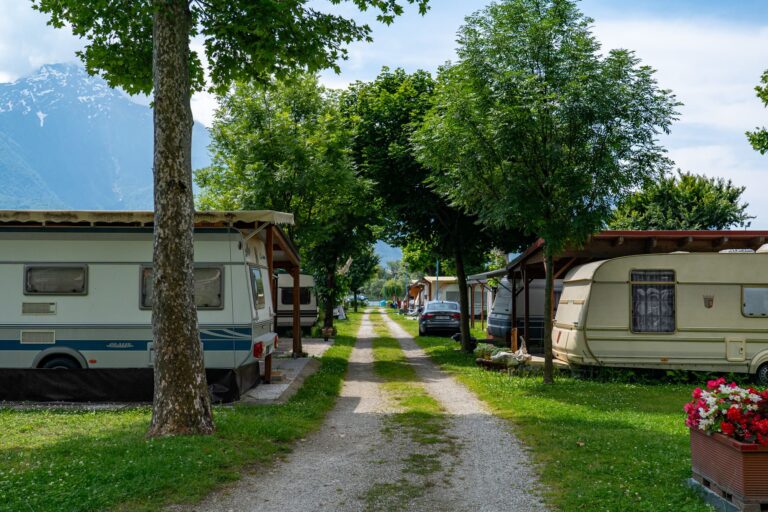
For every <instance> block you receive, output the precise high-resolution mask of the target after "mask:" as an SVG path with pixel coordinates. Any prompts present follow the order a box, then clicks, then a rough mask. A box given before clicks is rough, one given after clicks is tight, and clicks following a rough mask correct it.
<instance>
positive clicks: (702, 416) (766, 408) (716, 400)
mask: <svg viewBox="0 0 768 512" xmlns="http://www.w3.org/2000/svg"><path fill="white" fill-rule="evenodd" d="M684 410H685V412H686V414H687V415H688V417H687V418H686V420H685V424H686V426H688V427H689V428H696V429H699V430H702V431H704V432H706V433H708V434H713V433H719V434H723V435H726V436H728V437H732V438H733V439H736V440H737V441H741V442H743V443H758V444H761V445H768V390H764V391H758V390H756V389H754V388H742V387H739V386H738V385H737V384H736V383H734V382H732V383H730V384H726V382H725V379H724V378H719V379H716V380H710V381H708V382H707V387H706V389H701V388H696V389H695V390H694V391H693V400H691V401H690V402H688V403H687V404H685V407H684Z"/></svg>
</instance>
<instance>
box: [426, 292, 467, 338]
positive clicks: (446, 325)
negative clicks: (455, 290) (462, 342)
mask: <svg viewBox="0 0 768 512" xmlns="http://www.w3.org/2000/svg"><path fill="white" fill-rule="evenodd" d="M459 311H460V310H459V303H458V302H452V301H447V300H433V301H430V302H427V305H426V306H424V311H422V312H421V315H419V334H420V335H422V336H425V335H427V334H429V333H432V332H443V333H448V334H454V333H456V332H458V331H459V330H460V329H461V327H460V325H459V321H460V319H461V313H460V312H459Z"/></svg>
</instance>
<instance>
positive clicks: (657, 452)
mask: <svg viewBox="0 0 768 512" xmlns="http://www.w3.org/2000/svg"><path fill="white" fill-rule="evenodd" d="M391 316H392V318H395V320H396V321H398V322H399V323H400V325H401V326H402V327H403V328H405V329H406V330H407V331H408V332H409V333H410V334H412V335H413V336H414V337H415V338H416V340H417V342H418V343H419V345H420V346H421V347H422V348H423V349H424V350H425V351H426V352H427V353H428V354H429V355H430V357H432V359H433V360H434V361H436V362H437V363H438V364H439V365H440V366H441V367H442V368H443V369H444V370H447V371H449V372H451V373H452V374H454V375H455V376H456V377H457V378H458V379H459V380H460V381H461V382H463V383H464V384H465V385H467V386H468V387H469V388H470V389H472V390H473V391H474V392H475V393H477V395H478V396H479V397H480V398H481V399H482V400H484V401H485V402H487V403H488V404H489V405H490V406H491V408H492V410H493V411H494V413H495V414H496V415H498V416H500V417H502V418H504V419H507V420H509V421H510V422H512V423H513V424H514V425H515V426H516V429H515V432H516V433H517V435H518V436H519V437H520V438H521V439H522V441H523V442H524V443H525V444H526V445H527V446H529V447H530V448H531V449H532V457H533V460H534V461H535V462H536V463H537V470H538V473H539V475H540V477H541V482H542V484H543V486H542V487H543V489H544V493H545V498H546V499H547V501H548V502H549V503H550V504H551V505H553V506H555V507H557V508H558V509H560V510H564V511H569V512H570V511H578V510H589V511H616V512H620V511H621V512H624V511H626V510H633V511H648V512H664V511H669V512H672V511H675V512H679V511H689V512H696V511H707V510H711V508H709V507H708V506H707V505H705V504H704V503H703V502H702V501H701V500H700V499H699V498H698V497H697V496H696V495H695V494H694V492H693V491H691V490H690V489H688V488H687V487H686V484H685V480H686V479H688V478H690V476H691V469H690V468H691V461H690V449H689V434H688V430H687V429H686V428H685V426H684V424H683V414H682V406H683V404H684V403H685V402H686V401H688V400H689V397H690V392H691V388H690V386H687V385H683V386H681V385H647V384H646V385H638V384H624V383H612V382H594V381H584V380H576V379H572V378H564V377H560V378H558V379H557V381H556V382H555V384H552V385H544V384H542V382H541V378H540V377H538V378H536V377H528V378H522V377H510V376H508V375H507V374H505V373H497V372H489V371H485V370H482V369H480V368H478V367H477V366H476V365H475V364H474V358H473V357H472V356H471V355H468V354H465V353H463V352H462V351H460V350H458V345H457V344H456V343H455V342H453V341H452V340H450V339H448V338H436V337H416V334H417V330H418V326H417V325H416V323H415V322H413V321H409V320H406V319H402V318H397V317H396V316H395V315H391Z"/></svg>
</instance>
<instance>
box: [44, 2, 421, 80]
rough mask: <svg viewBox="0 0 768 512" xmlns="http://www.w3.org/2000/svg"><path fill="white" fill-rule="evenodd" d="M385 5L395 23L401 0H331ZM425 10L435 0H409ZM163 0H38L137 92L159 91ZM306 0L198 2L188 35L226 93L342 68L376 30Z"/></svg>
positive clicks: (195, 68)
mask: <svg viewBox="0 0 768 512" xmlns="http://www.w3.org/2000/svg"><path fill="white" fill-rule="evenodd" d="M329 1H330V3H331V4H334V5H338V4H342V3H347V1H349V2H350V3H352V4H354V5H355V6H356V7H357V8H359V9H361V10H367V9H369V8H371V9H375V10H377V11H378V15H377V19H378V20H379V21H382V22H384V23H387V24H389V23H392V21H393V20H394V18H395V17H396V16H398V15H400V14H402V13H403V5H404V2H403V1H399V0H329ZM405 1H406V2H407V3H409V4H416V5H417V6H418V8H419V12H421V13H422V14H424V13H426V11H427V9H428V3H429V0H405ZM162 3H163V2H162V1H157V0H155V1H153V0H131V1H125V0H98V1H83V0H32V4H33V7H34V8H35V9H37V10H39V11H41V12H45V13H48V14H50V16H51V18H50V22H49V23H50V24H51V25H53V26H54V27H57V28H61V27H64V26H65V25H68V26H71V27H72V31H73V33H74V34H75V35H77V36H79V37H82V38H85V39H87V40H88V44H87V45H86V47H85V49H84V50H83V51H80V52H78V55H79V57H80V58H81V59H82V60H83V62H85V66H86V69H87V70H88V72H89V73H91V74H97V73H99V74H101V76H103V77H104V78H105V79H106V80H107V82H108V83H109V85H110V86H112V87H116V86H120V87H123V88H124V89H125V90H126V91H128V92H129V93H131V94H137V93H144V94H149V93H150V92H151V91H152V20H153V15H154V12H155V9H157V8H159V6H161V5H162ZM309 3H310V2H308V1H307V0H191V1H190V2H189V8H190V13H191V17H192V22H191V24H190V27H189V36H190V37H195V36H200V38H201V39H202V41H203V48H204V50H205V54H206V58H207V62H208V71H209V73H210V78H211V81H212V83H213V86H214V89H215V90H216V91H218V92H220V93H223V92H225V91H226V89H227V87H228V85H229V84H230V83H232V82H233V81H237V80H242V81H246V80H250V79H255V80H258V81H260V82H268V81H269V80H270V79H271V78H272V77H273V76H277V77H285V76H286V75H288V74H290V73H291V72H292V71H294V70H296V69H306V70H308V71H309V72H315V71H318V70H321V69H325V68H332V69H335V70H336V71H337V72H338V70H339V67H338V64H337V61H338V60H339V59H340V58H343V59H346V58H347V49H346V47H345V45H347V44H349V43H352V42H354V41H370V40H371V36H370V33H371V29H370V27H369V26H368V25H360V24H358V23H356V22H355V21H354V20H352V19H348V18H344V17H343V16H339V15H337V14H332V13H328V12H323V11H322V10H320V9H318V8H315V7H313V6H310V5H307V4H309ZM190 59H191V62H190V64H191V66H190V69H191V78H192V87H193V89H194V90H201V89H202V88H203V87H204V86H205V76H204V72H203V65H202V62H201V58H200V56H199V55H198V54H197V52H195V51H192V52H191V55H190Z"/></svg>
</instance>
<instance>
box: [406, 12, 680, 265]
mask: <svg viewBox="0 0 768 512" xmlns="http://www.w3.org/2000/svg"><path fill="white" fill-rule="evenodd" d="M591 22H592V20H591V19H589V18H587V17H585V16H584V15H583V14H582V13H581V12H579V11H578V9H577V8H576V6H575V4H574V3H573V2H571V1H569V0H505V1H502V2H499V3H495V4H491V5H490V6H489V7H487V8H486V9H484V10H482V11H480V12H478V13H475V14H474V15H472V16H470V17H468V18H467V23H466V25H464V26H463V27H462V28H461V30H460V31H459V36H458V41H459V48H458V51H457V53H458V56H459V62H458V63H457V64H455V65H453V66H446V67H444V68H443V69H441V71H440V73H439V76H438V86H437V93H436V100H435V107H434V108H433V109H432V111H431V112H430V113H429V114H428V115H427V117H426V120H425V123H424V126H423V127H422V128H421V129H420V130H419V131H418V132H417V133H416V134H415V137H414V140H415V143H416V146H417V154H418V156H419V159H420V161H421V162H422V163H423V164H424V165H427V166H429V167H430V168H432V169H433V170H434V171H435V172H434V173H433V177H434V178H433V179H434V183H435V184H436V186H437V188H438V190H440V191H441V192H442V193H443V194H445V195H446V196H448V197H449V198H450V199H451V200H452V201H453V202H454V203H456V204H460V205H462V206H463V207H464V208H465V209H467V210H468V211H471V212H477V213H478V215H479V216H480V218H481V219H482V220H483V221H484V222H485V223H487V224H490V225H507V226H521V227H523V228H524V229H525V231H526V232H527V233H529V234H532V235H536V236H540V237H543V238H544V239H545V240H546V242H547V246H548V248H549V249H550V250H552V251H553V252H557V251H558V250H559V249H561V248H562V247H563V246H564V245H565V244H567V243H569V242H577V243H578V242H580V241H581V240H582V239H584V238H585V237H586V236H587V235H589V234H591V233H592V232H593V231H594V230H596V229H598V228H599V227H600V226H601V225H602V224H603V223H604V222H605V219H606V218H608V216H609V215H610V212H611V210H612V207H613V205H614V204H615V202H616V200H617V199H618V198H620V197H621V196H622V195H624V194H625V193H627V192H628V191H629V190H631V189H632V187H635V186H637V185H639V184H641V183H643V182H644V181H646V180H648V179H651V178H653V177H656V176H658V175H660V174H661V173H662V172H663V171H664V170H665V169H666V168H667V167H668V163H669V162H668V160H667V159H666V158H665V156H664V150H663V149H662V148H661V147H660V146H659V145H658V144H657V136H658V134H659V133H661V132H667V131H668V130H669V127H670V124H671V122H672V120H673V119H674V118H675V115H676V112H675V108H676V106H677V105H678V103H677V102H676V101H675V98H674V96H673V95H672V94H671V93H670V92H669V91H666V90H662V89H659V88H658V86H657V84H656V81H655V79H654V78H653V74H654V71H653V70H652V69H651V68H650V67H648V66H642V65H640V63H639V59H638V58H637V57H635V56H634V54H633V53H632V52H630V51H627V50H612V51H610V52H608V53H607V55H605V56H603V55H601V54H600V52H599V50H600V45H599V44H598V42H597V41H596V40H595V38H594V37H593V36H592V34H591V33H590V30H589V27H590V24H591Z"/></svg>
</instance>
